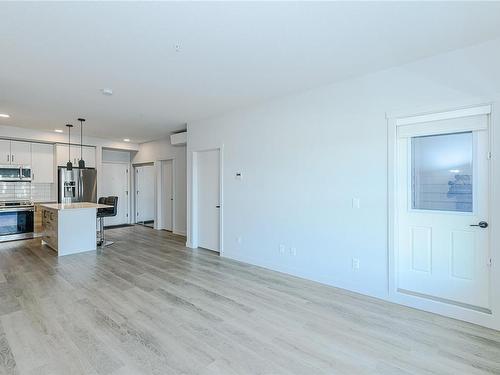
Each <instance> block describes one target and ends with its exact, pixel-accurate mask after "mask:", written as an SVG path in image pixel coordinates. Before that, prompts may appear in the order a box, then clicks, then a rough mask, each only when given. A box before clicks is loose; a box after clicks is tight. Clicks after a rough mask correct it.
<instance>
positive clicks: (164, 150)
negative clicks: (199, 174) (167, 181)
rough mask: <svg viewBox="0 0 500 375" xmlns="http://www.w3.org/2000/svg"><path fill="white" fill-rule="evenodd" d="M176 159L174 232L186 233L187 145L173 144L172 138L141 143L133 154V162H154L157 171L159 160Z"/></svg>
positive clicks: (159, 166)
mask: <svg viewBox="0 0 500 375" xmlns="http://www.w3.org/2000/svg"><path fill="white" fill-rule="evenodd" d="M169 159H173V160H174V179H175V186H174V190H175V191H174V194H175V202H174V209H175V212H174V223H173V232H174V233H177V234H183V235H185V234H186V227H187V224H186V190H187V187H186V147H185V146H172V145H171V144H170V138H165V139H161V140H157V141H152V142H146V143H142V144H140V145H139V151H138V152H137V153H136V154H135V155H134V156H133V158H132V164H141V163H151V162H154V163H155V165H156V167H157V171H159V169H160V168H161V165H160V163H159V161H161V160H169Z"/></svg>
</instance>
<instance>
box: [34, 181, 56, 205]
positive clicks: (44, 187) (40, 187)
mask: <svg viewBox="0 0 500 375" xmlns="http://www.w3.org/2000/svg"><path fill="white" fill-rule="evenodd" d="M53 188H54V184H38V183H32V184H31V197H32V199H33V200H34V201H35V202H48V201H51V200H53V199H52V189H53Z"/></svg>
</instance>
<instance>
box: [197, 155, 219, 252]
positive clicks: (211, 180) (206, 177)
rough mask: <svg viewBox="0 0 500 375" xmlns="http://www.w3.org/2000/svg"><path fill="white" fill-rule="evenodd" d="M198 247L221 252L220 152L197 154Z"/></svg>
mask: <svg viewBox="0 0 500 375" xmlns="http://www.w3.org/2000/svg"><path fill="white" fill-rule="evenodd" d="M197 156H198V158H197V161H198V162H197V180H198V245H199V246H200V247H203V248H205V249H209V250H214V251H219V250H220V238H219V237H220V160H219V158H220V153H219V150H212V151H203V152H198V154H197Z"/></svg>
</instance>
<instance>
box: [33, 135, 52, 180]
mask: <svg viewBox="0 0 500 375" xmlns="http://www.w3.org/2000/svg"><path fill="white" fill-rule="evenodd" d="M31 152H32V155H33V162H32V164H31V170H32V176H33V182H37V183H48V184H52V183H54V145H50V144H46V143H32V144H31Z"/></svg>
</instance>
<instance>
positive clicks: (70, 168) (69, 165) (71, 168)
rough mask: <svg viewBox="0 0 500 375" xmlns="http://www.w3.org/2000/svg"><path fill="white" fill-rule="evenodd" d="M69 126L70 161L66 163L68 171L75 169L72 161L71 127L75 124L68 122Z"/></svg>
mask: <svg viewBox="0 0 500 375" xmlns="http://www.w3.org/2000/svg"><path fill="white" fill-rule="evenodd" d="M66 126H67V128H68V162H67V163H66V169H67V170H68V171H71V170H73V163H72V162H71V128H72V127H73V125H71V124H66Z"/></svg>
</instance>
